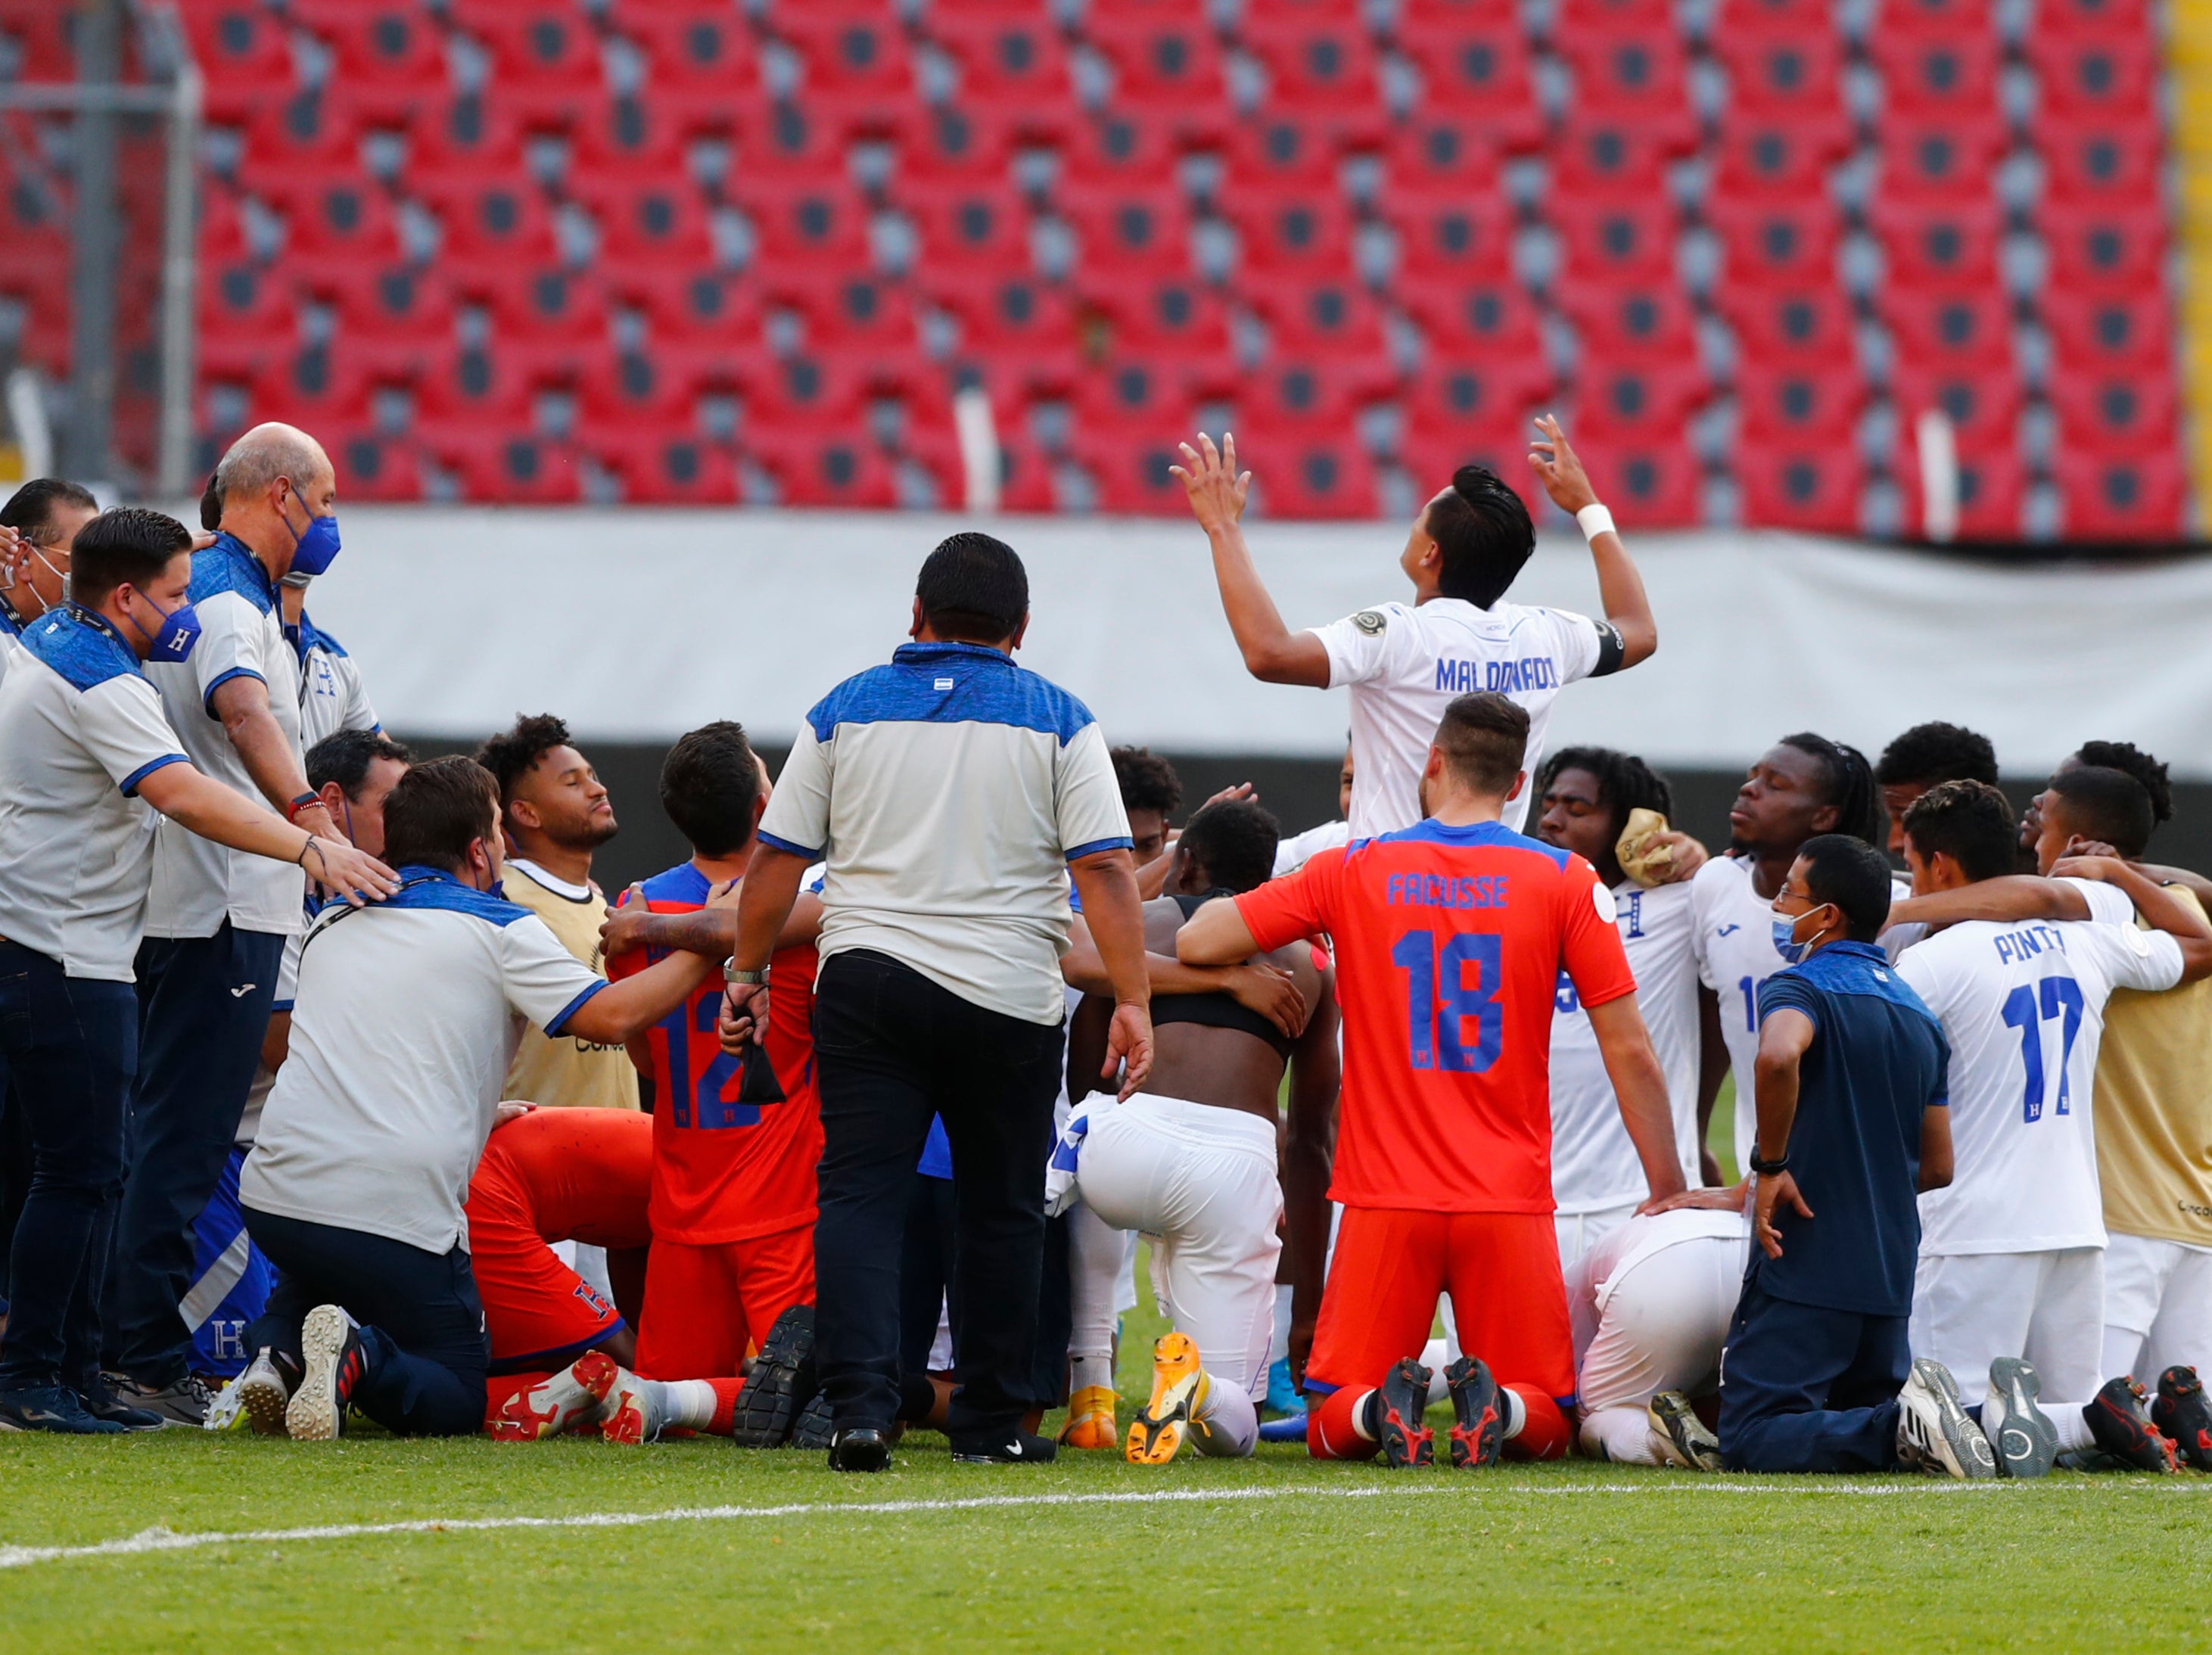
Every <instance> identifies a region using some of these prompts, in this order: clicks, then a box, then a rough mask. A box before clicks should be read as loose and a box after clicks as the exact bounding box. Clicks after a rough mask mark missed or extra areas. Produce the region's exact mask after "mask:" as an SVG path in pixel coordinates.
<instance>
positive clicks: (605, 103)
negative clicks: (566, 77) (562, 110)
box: [568, 94, 757, 185]
mask: <svg viewBox="0 0 2212 1655" xmlns="http://www.w3.org/2000/svg"><path fill="white" fill-rule="evenodd" d="M746 116H755V118H756V119H757V115H756V112H754V111H753V110H752V109H751V108H750V107H748V106H741V105H739V104H738V103H737V102H736V101H735V100H727V101H722V102H712V101H709V100H703V99H692V100H686V99H681V98H664V97H661V96H659V95H657V94H656V95H653V96H644V97H641V96H638V95H636V94H630V95H627V96H623V97H619V98H603V99H582V98H580V99H578V100H577V107H576V109H575V111H574V114H573V116H572V119H571V121H570V124H569V126H568V182H569V183H570V184H572V185H573V184H574V183H576V182H578V181H580V180H582V179H590V178H593V177H596V176H598V175H599V174H601V173H609V174H613V175H615V176H617V177H622V176H625V175H626V176H628V177H629V178H631V179H636V178H637V177H639V176H640V175H641V174H652V175H653V181H654V182H656V183H659V184H681V183H684V182H686V181H688V180H689V179H690V173H691V167H690V149H691V145H692V143H693V142H694V141H695V140H696V139H697V138H699V137H702V136H707V135H715V136H726V135H728V134H729V133H730V132H731V131H732V130H733V129H734V128H736V127H737V126H738V125H742V124H743V119H744V117H746Z"/></svg>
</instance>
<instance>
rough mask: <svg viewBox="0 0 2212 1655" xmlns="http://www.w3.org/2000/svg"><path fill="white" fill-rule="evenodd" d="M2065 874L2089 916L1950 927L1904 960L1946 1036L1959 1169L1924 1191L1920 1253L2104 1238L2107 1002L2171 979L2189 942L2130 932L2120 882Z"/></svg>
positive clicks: (2031, 1247)
mask: <svg viewBox="0 0 2212 1655" xmlns="http://www.w3.org/2000/svg"><path fill="white" fill-rule="evenodd" d="M2069 883H2072V884H2075V885H2077V887H2078V888H2080V889H2081V891H2083V893H2084V894H2085V895H2086V896H2087V897H2088V898H2089V911H2090V913H2091V914H2092V916H2094V917H2093V918H2091V919H2088V920H2064V921H2059V922H2044V921H2034V922H2022V923H2020V924H2014V925H2003V924H1997V923H1995V922H1988V921H1975V922H1971V923H1968V924H1964V925H1954V926H1952V927H1950V928H1948V929H1946V930H1943V931H1941V932H1938V933H1937V934H1935V935H1934V936H1931V937H1929V939H1928V940H1926V941H1924V942H1922V943H1919V944H1917V945H1916V946H1913V947H1911V948H1909V949H1907V950H1906V951H1905V953H1904V955H1903V956H1902V957H1901V958H1899V960H1898V962H1897V974H1898V975H1899V977H1903V978H1904V979H1905V982H1907V983H1910V984H1911V986H1912V988H1913V989H1914V991H1915V992H1916V993H1917V994H1918V995H1919V996H1920V997H1921V999H1923V1001H1927V1002H1928V1009H1929V1010H1930V1011H1932V1012H1934V1013H1936V1016H1937V1017H1938V1018H1940V1019H1942V1023H1943V1037H1944V1038H1945V1039H1947V1040H1948V1041H1949V1042H1950V1044H1951V1068H1950V1074H1949V1089H1950V1099H1951V1147H1952V1158H1953V1164H1954V1171H1953V1175H1952V1180H1951V1185H1950V1187H1949V1188H1948V1189H1947V1190H1929V1192H1928V1193H1926V1194H1925V1195H1923V1196H1921V1197H1920V1250H1921V1252H1922V1253H1923V1255H1929V1254H1949V1253H2030V1252H2043V1251H2048V1250H2056V1249H2058V1248H2063V1247H2101V1246H2103V1245H2104V1244H2105V1220H2104V1204H2103V1201H2102V1198H2101V1196H2100V1193H2099V1190H2098V1186H2097V1141H2096V1129H2095V1123H2094V1121H2093V1118H2092V1116H2091V1113H2090V1107H2091V1101H2092V1098H2093V1095H2094V1082H2095V1079H2096V1072H2097V1046H2098V1043H2099V1041H2100V1038H2101V1037H2102V1036H2103V1033H2104V1028H2105V1002H2106V1001H2107V1000H2108V999H2110V998H2111V996H2112V990H2113V989H2153V990H2155V989H2170V988H2172V986H2173V985H2174V984H2175V983H2179V981H2180V980H2181V949H2180V946H2179V944H2177V943H2176V942H2175V941H2174V940H2173V939H2172V937H2170V936H2168V935H2166V934H2165V933H2164V932H2162V931H2138V930H2137V929H2136V928H2135V926H2134V924H2133V923H2132V921H2133V918H2134V912H2135V910H2134V907H2133V905H2132V904H2130V902H2129V901H2128V899H2127V897H2125V896H2124V894H2122V893H2121V892H2120V891H2116V890H2114V889H2113V888H2112V886H2110V885H2100V884H2096V883H2093V882H2091V881H2087V880H2081V881H2069Z"/></svg>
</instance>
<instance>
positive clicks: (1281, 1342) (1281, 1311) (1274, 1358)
mask: <svg viewBox="0 0 2212 1655" xmlns="http://www.w3.org/2000/svg"><path fill="white" fill-rule="evenodd" d="M1289 1354H1291V1284H1290V1283H1289V1282H1287V1281H1278V1282H1277V1283H1276V1284H1275V1336H1274V1337H1273V1338H1272V1339H1270V1340H1269V1341H1268V1342H1267V1366H1269V1367H1273V1366H1274V1365H1275V1364H1276V1363H1278V1362H1279V1361H1281V1360H1283V1359H1284V1358H1285V1356H1288V1355H1289Z"/></svg>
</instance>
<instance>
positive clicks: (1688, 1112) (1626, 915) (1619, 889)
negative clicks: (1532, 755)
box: [1535, 747, 1733, 1302]
mask: <svg viewBox="0 0 2212 1655" xmlns="http://www.w3.org/2000/svg"><path fill="white" fill-rule="evenodd" d="M1535 791H1536V794H1537V796H1538V799H1539V801H1540V802H1539V805H1538V808H1539V810H1540V811H1541V812H1542V814H1541V816H1540V817H1539V818H1538V820H1537V823H1536V837H1538V838H1540V839H1541V840H1543V841H1544V842H1545V843H1547V844H1553V845H1557V846H1559V848H1560V849H1563V850H1571V851H1573V852H1574V853H1575V854H1576V855H1578V856H1581V857H1583V859H1584V860H1585V861H1588V862H1589V864H1590V866H1591V867H1595V869H1596V870H1597V874H1598V878H1599V879H1602V880H1604V881H1605V883H1606V884H1607V885H1608V886H1609V887H1610V888H1611V889H1612V891H1613V906H1614V910H1615V911H1616V913H1617V915H1618V924H1619V926H1620V940H1621V944H1622V946H1624V947H1625V948H1626V949H1627V951H1628V964H1629V969H1630V970H1632V971H1634V972H1635V973H1636V1003H1637V1005H1638V1007H1639V1008H1640V1009H1641V1010H1642V1011H1643V1013H1644V1025H1645V1026H1646V1027H1647V1028H1649V1029H1650V1031H1651V1046H1652V1050H1655V1051H1656V1052H1657V1053H1658V1055H1659V1066H1660V1068H1662V1069H1663V1070H1664V1071H1665V1072H1666V1075H1667V1098H1668V1103H1669V1104H1672V1105H1673V1106H1674V1137H1675V1142H1676V1146H1677V1149H1678V1153H1679V1155H1680V1160H1681V1164H1682V1176H1683V1177H1685V1178H1686V1179H1687V1180H1688V1181H1689V1182H1690V1183H1692V1184H1693V1185H1694V1184H1695V1183H1697V1182H1698V1037H1699V1028H1698V977H1697V964H1696V962H1695V960H1694V959H1693V958H1692V947H1691V942H1692V930H1691V923H1690V886H1689V885H1688V884H1687V883H1686V879H1680V878H1678V879H1676V881H1675V882H1674V883H1671V884H1666V885H1652V886H1650V887H1646V886H1645V885H1643V884H1642V883H1640V882H1639V881H1638V880H1636V879H1631V878H1630V877H1629V875H1628V873H1626V870H1624V869H1623V868H1622V867H1621V864H1620V838H1621V834H1622V831H1624V830H1625V829H1626V826H1627V824H1628V818H1629V813H1630V812H1632V811H1636V810H1646V811H1651V812H1656V813H1657V814H1658V815H1660V816H1665V815H1667V814H1668V812H1671V811H1672V810H1673V809H1674V792H1673V789H1671V788H1668V785H1667V782H1666V778H1665V777H1663V776H1658V775H1655V774H1654V773H1653V771H1652V770H1651V769H1650V766H1649V765H1647V764H1644V761H1643V760H1642V759H1640V758H1631V757H1630V756H1629V755H1628V754H1626V753H1620V752H1613V751H1610V750H1609V749H1607V748H1604V747H1565V748H1562V749H1561V750H1560V751H1558V752H1556V753H1553V755H1552V756H1551V758H1547V759H1546V760H1545V761H1544V768H1543V770H1541V772H1539V774H1538V776H1537V778H1536V788H1535ZM1692 843H1694V841H1692ZM1694 867H1695V864H1694V863H1690V864H1686V871H1688V870H1690V869H1693V868H1694ZM1558 1001H1559V1003H1558V1006H1557V1007H1556V1009H1555V1010H1554V1011H1553V1015H1552V1194H1553V1197H1554V1199H1556V1200H1557V1202H1559V1208H1558V1210H1557V1212H1556V1214H1554V1221H1555V1223H1556V1224H1557V1226H1558V1227H1559V1263H1560V1266H1561V1268H1562V1269H1567V1268H1571V1267H1572V1265H1573V1264H1574V1263H1575V1261H1576V1260H1577V1259H1578V1258H1580V1257H1581V1256H1583V1253H1584V1252H1585V1251H1587V1250H1589V1248H1590V1247H1591V1246H1592V1245H1593V1244H1595V1242H1596V1241H1597V1240H1598V1239H1599V1238H1600V1237H1601V1236H1603V1235H1605V1234H1606V1233H1607V1232H1608V1231H1611V1230H1613V1229H1615V1228H1617V1227H1618V1226H1620V1225H1623V1224H1626V1222H1628V1220H1630V1219H1631V1218H1632V1217H1633V1216H1634V1214H1635V1212H1636V1209H1637V1208H1638V1207H1640V1206H1642V1205H1643V1204H1644V1199H1645V1197H1646V1196H1647V1195H1648V1194H1649V1193H1650V1191H1649V1186H1648V1185H1647V1184H1646V1183H1645V1180H1644V1165H1643V1163H1642V1162H1641V1161H1639V1160H1638V1159H1637V1155H1636V1147H1635V1145H1634V1144H1632V1143H1631V1142H1630V1141H1629V1137H1628V1134H1627V1132H1626V1129H1623V1127H1622V1126H1621V1124H1620V1103H1619V1101H1618V1100H1617V1099H1616V1098H1615V1097H1614V1095H1613V1082H1612V1080H1610V1079H1609V1078H1608V1077H1607V1074H1606V1071H1605V1060H1604V1058H1603V1057H1602V1056H1601V1054H1600V1053H1599V1051H1598V1045H1597V1037H1596V1036H1595V1034H1594V1033H1592V1032H1591V1030H1590V1020H1589V1013H1587V1012H1585V1011H1583V1008H1582V1002H1581V1001H1579V1000H1578V999H1577V997H1576V995H1575V989H1574V984H1573V983H1571V982H1569V981H1568V980H1567V977H1566V974H1565V972H1562V973H1561V974H1560V976H1559V991H1558ZM1731 1302H1733V1301H1731Z"/></svg>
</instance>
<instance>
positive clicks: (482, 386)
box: [414, 344, 537, 431]
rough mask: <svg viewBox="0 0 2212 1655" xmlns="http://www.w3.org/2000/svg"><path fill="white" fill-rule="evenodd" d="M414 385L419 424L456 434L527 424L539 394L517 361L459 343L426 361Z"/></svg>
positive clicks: (489, 349) (494, 350)
mask: <svg viewBox="0 0 2212 1655" xmlns="http://www.w3.org/2000/svg"><path fill="white" fill-rule="evenodd" d="M414 386H415V412H416V423H418V425H421V426H422V427H424V428H426V429H427V428H428V427H429V426H432V425H441V426H446V427H450V428H452V429H456V430H459V429H480V430H491V431H497V430H512V429H514V428H515V427H516V426H518V425H520V424H524V423H527V422H528V420H529V417H530V405H531V399H532V397H533V396H534V395H535V394H536V389H537V386H536V382H535V381H534V380H532V377H531V376H530V375H529V374H527V373H526V372H525V370H524V368H523V366H522V362H521V361H520V356H510V355H509V353H507V352H506V351H504V350H499V349H497V348H496V347H482V346H475V345H459V344H456V345H453V346H450V347H448V348H447V350H444V351H441V352H440V353H438V354H437V355H436V356H432V357H430V358H429V359H428V361H427V362H424V363H423V364H422V366H421V367H420V368H418V370H417V371H416V374H415V378H414Z"/></svg>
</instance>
